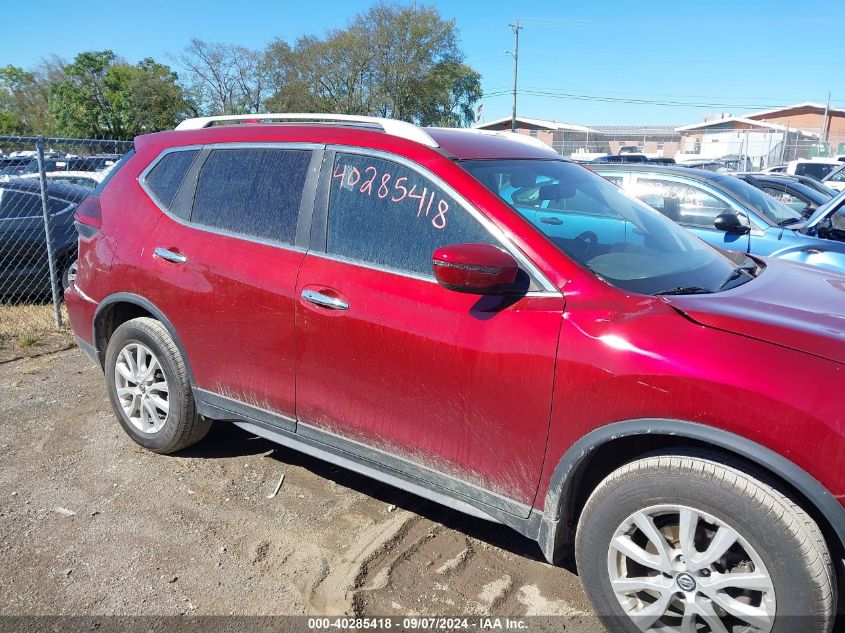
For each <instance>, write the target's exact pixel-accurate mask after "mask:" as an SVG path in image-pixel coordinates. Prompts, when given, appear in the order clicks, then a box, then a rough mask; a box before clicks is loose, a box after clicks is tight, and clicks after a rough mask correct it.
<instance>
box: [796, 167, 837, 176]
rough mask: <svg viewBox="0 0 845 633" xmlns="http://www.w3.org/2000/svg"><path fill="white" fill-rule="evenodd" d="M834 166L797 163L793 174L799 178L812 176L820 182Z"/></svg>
mask: <svg viewBox="0 0 845 633" xmlns="http://www.w3.org/2000/svg"><path fill="white" fill-rule="evenodd" d="M835 167H836V165H829V164H827V163H798V164H797V165H796V166H795V173H796V174H798V175H799V176H812V177H813V178H817V179H818V180H821V179H822V178H824V177H825V176H827V175H828V174H829V173H830V172H832V171H833V169H834V168H835Z"/></svg>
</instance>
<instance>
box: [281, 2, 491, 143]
mask: <svg viewBox="0 0 845 633" xmlns="http://www.w3.org/2000/svg"><path fill="white" fill-rule="evenodd" d="M264 67H265V73H266V77H267V83H268V84H269V89H270V90H271V91H272V95H271V96H270V97H269V98H268V99H267V101H266V106H267V108H268V109H270V110H281V111H297V110H298V111H316V112H334V113H342V114H367V115H377V116H385V117H392V118H397V119H404V120H407V121H413V122H416V123H420V124H423V125H449V126H454V125H466V124H468V123H470V122H471V121H472V119H473V116H472V110H473V105H474V104H475V103H476V102H477V101H478V99H479V98H480V96H481V76H480V75H479V74H478V73H477V72H476V71H475V70H473V69H472V68H470V67H469V66H467V65H466V64H465V63H464V62H463V53H462V52H461V50H460V47H459V45H458V32H457V29H456V27H455V23H454V21H451V20H444V19H443V18H442V17H441V16H440V14H439V13H438V11H437V9H436V8H434V7H420V8H411V7H402V6H396V5H389V4H377V5H375V6H373V7H372V8H370V9H369V10H368V11H366V12H365V13H363V14H361V15H359V16H357V17H356V18H354V19H353V20H352V22H351V23H350V24H349V26H347V27H346V28H345V29H341V30H335V31H330V32H328V33H327V34H326V36H325V37H324V38H318V37H315V36H309V37H304V38H300V39H299V40H297V42H296V43H295V44H294V46H293V47H291V46H289V45H288V44H287V43H285V42H283V41H280V40H277V41H275V42H271V43H270V45H269V46H268V47H267V50H266V51H265V62H264Z"/></svg>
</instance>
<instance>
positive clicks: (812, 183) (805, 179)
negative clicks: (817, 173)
mask: <svg viewBox="0 0 845 633" xmlns="http://www.w3.org/2000/svg"><path fill="white" fill-rule="evenodd" d="M772 175H773V176H780V177H781V178H791V179H792V180H795V181H797V182H800V183H801V184H802V185H807V186H808V187H810V188H811V189H815V190H816V191H818V192H819V193H822V194H824V195H826V196H830V197H834V196H836V194H837V193H838V192H837V191H836V189H833V188H832V187H828V186H827V185H826V184H824V183H823V182H821V181H819V180H816V179H815V178H811V177H810V176H796V175H795V174H772Z"/></svg>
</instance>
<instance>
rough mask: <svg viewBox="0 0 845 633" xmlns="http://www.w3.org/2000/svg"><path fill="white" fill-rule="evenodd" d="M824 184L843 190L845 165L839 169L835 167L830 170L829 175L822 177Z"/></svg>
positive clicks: (844, 187)
mask: <svg viewBox="0 0 845 633" xmlns="http://www.w3.org/2000/svg"><path fill="white" fill-rule="evenodd" d="M822 184H823V185H825V186H827V187H830V188H832V189H836V190H837V191H842V190H844V189H845V165H843V166H842V167H839V168H838V169H834V170H833V171H832V172H830V173H829V174H828V175H827V176H825V177H824V178H822Z"/></svg>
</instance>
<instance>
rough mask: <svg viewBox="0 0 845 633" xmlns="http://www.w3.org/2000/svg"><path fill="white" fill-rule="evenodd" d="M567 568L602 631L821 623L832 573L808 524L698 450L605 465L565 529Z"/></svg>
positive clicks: (782, 631) (829, 620)
mask: <svg viewBox="0 0 845 633" xmlns="http://www.w3.org/2000/svg"><path fill="white" fill-rule="evenodd" d="M575 555H576V559H577V563H578V571H579V574H580V576H581V579H582V582H583V584H584V587H585V590H586V592H587V595H588V597H589V598H590V601H591V602H592V604H593V606H594V608H595V610H596V612H597V613H598V614H599V615H600V616H601V618H602V620H603V621H604V623H605V626H606V627H607V628H608V630H610V631H613V632H614V633H633V632H642V631H647V632H651V631H654V632H658V631H659V632H667V631H677V632H680V633H693V632H695V633H699V632H700V633H758V632H762V633H794V632H796V631H802V632H806V633H827V632H828V631H830V629H831V627H832V626H833V620H834V617H835V614H836V600H835V596H836V591H835V589H836V587H835V575H834V571H833V568H832V566H831V562H830V553H829V551H828V548H827V545H826V544H825V541H824V539H823V537H822V534H821V531H820V530H819V528H818V526H817V525H816V523H815V522H814V521H813V520H812V519H811V518H810V517H809V516H808V515H807V514H806V513H805V512H804V511H803V510H801V509H800V508H799V507H797V506H796V505H795V504H793V503H792V502H791V501H790V500H789V499H788V498H787V497H785V496H784V495H782V494H781V493H780V492H778V491H777V490H775V489H774V488H772V487H771V486H769V485H767V484H765V483H763V482H762V481H760V480H758V479H755V478H754V477H751V476H750V475H748V474H746V473H744V472H742V471H740V470H737V469H736V468H733V467H730V466H726V465H724V464H722V463H720V462H718V461H714V460H710V459H708V458H706V457H690V456H658V457H648V458H644V459H640V460H637V461H634V462H632V463H630V464H627V465H625V466H623V467H622V468H619V469H618V470H616V471H615V472H613V473H611V474H610V475H609V476H608V477H607V478H606V479H605V480H604V481H602V482H601V483H600V484H599V485H598V487H597V488H596V489H595V491H594V492H593V493H592V495H591V496H590V498H589V500H588V501H587V504H586V506H585V507H584V510H583V513H582V514H581V518H580V521H579V524H578V531H577V535H576V552H575Z"/></svg>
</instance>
